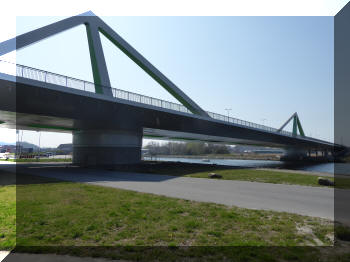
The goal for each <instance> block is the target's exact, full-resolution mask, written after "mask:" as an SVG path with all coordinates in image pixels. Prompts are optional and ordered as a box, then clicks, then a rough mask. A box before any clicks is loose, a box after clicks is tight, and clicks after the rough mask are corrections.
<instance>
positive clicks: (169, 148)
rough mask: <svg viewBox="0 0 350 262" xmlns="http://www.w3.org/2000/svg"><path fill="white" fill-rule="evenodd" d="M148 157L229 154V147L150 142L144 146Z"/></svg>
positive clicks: (196, 143)
mask: <svg viewBox="0 0 350 262" xmlns="http://www.w3.org/2000/svg"><path fill="white" fill-rule="evenodd" d="M145 148H146V149H148V153H149V154H150V155H208V154H229V153H230V150H229V147H228V146H226V145H220V144H212V143H205V142H184V143H179V142H168V143H164V144H163V143H162V144H160V143H159V142H155V141H151V142H150V143H149V144H148V145H146V146H145Z"/></svg>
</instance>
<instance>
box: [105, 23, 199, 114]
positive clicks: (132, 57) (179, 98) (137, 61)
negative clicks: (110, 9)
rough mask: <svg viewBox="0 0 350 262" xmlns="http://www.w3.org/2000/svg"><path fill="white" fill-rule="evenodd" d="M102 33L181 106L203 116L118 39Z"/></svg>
mask: <svg viewBox="0 0 350 262" xmlns="http://www.w3.org/2000/svg"><path fill="white" fill-rule="evenodd" d="M99 30H100V32H101V33H102V34H103V35H104V36H105V37H106V38H107V39H108V40H109V41H111V42H112V43H113V44H114V45H115V46H116V47H118V48H119V49H120V50H121V51H122V52H123V53H124V54H125V55H127V56H128V57H129V58H130V59H131V60H132V61H134V63H136V64H137V65H138V66H139V67H140V68H141V69H142V70H143V71H145V72H146V73H147V74H148V75H149V76H151V77H152V78H153V79H154V80H155V81H157V82H158V83H159V84H160V85H161V86H162V87H163V88H164V89H165V90H167V91H168V92H169V93H170V94H171V95H172V96H173V97H175V98H176V99H177V100H178V101H179V102H180V103H181V104H183V105H184V106H185V107H187V109H188V110H190V111H191V112H192V113H193V114H196V115H201V114H202V112H200V111H198V110H197V109H196V108H195V107H193V106H192V105H191V104H190V103H188V102H187V101H186V99H184V98H183V97H182V96H181V95H180V94H178V93H177V92H176V91H175V90H174V89H172V88H171V87H170V86H169V85H168V84H167V83H166V82H165V81H163V80H162V79H161V78H160V77H159V76H158V75H157V74H154V73H153V72H152V70H150V69H149V68H148V67H147V66H146V65H145V64H143V63H141V62H140V60H138V59H137V58H136V57H135V56H133V55H132V54H131V53H130V52H128V50H127V49H126V48H124V46H123V45H121V44H120V43H119V42H118V41H117V40H116V39H114V38H113V37H112V36H110V35H109V34H108V33H107V32H106V31H104V30H103V29H102V28H99Z"/></svg>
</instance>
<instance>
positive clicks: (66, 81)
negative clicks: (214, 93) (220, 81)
mask: <svg viewBox="0 0 350 262" xmlns="http://www.w3.org/2000/svg"><path fill="white" fill-rule="evenodd" d="M0 61H1V62H2V63H7V64H11V65H12V66H16V73H15V75H16V76H19V77H24V78H28V79H33V80H37V81H41V82H46V83H50V84H55V85H60V86H65V87H69V88H74V89H79V90H83V91H87V92H92V93H95V90H96V87H98V88H99V89H102V90H107V91H110V90H111V91H112V95H113V97H115V98H119V99H124V100H128V101H133V102H137V103H142V104H146V105H152V106H156V107H161V108H165V109H170V110H174V111H178V112H183V113H188V114H192V113H191V111H189V110H188V109H187V108H186V107H185V106H183V105H181V104H176V103H173V102H169V101H165V100H161V99H157V98H153V97H149V96H145V95H140V94H137V93H133V92H129V91H125V90H121V89H117V88H113V87H107V86H101V85H95V84H94V83H92V82H88V81H84V80H80V79H76V78H72V77H68V76H64V75H60V74H55V73H51V72H48V71H44V70H40V69H36V68H32V67H28V66H24V65H20V64H12V63H10V62H7V61H3V60H0ZM10 74H12V75H13V74H14V73H10ZM207 113H208V114H209V116H210V117H211V118H213V119H216V120H221V121H225V122H229V123H233V124H237V125H241V126H244V127H250V128H255V129H259V130H264V131H267V132H271V133H279V134H283V135H287V136H293V134H292V133H291V132H288V131H284V130H282V131H278V129H276V128H273V127H268V126H265V125H260V124H256V123H253V122H249V121H245V120H241V119H238V118H234V117H228V116H224V115H220V114H216V113H212V112H207ZM298 136H299V135H298ZM299 137H300V136H299Z"/></svg>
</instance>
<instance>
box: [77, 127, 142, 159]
mask: <svg viewBox="0 0 350 262" xmlns="http://www.w3.org/2000/svg"><path fill="white" fill-rule="evenodd" d="M141 146H142V130H132V131H130V130H127V131H125V130H120V131H119V130H118V131H114V130H113V131H111V130H86V131H76V132H74V133H73V164H77V165H81V166H112V165H117V164H134V163H139V162H140V161H141Z"/></svg>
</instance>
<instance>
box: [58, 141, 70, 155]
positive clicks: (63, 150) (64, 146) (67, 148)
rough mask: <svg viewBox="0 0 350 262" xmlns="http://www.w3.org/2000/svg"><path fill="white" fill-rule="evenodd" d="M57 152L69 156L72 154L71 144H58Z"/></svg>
mask: <svg viewBox="0 0 350 262" xmlns="http://www.w3.org/2000/svg"><path fill="white" fill-rule="evenodd" d="M57 151H60V152H61V153H63V154H66V155H69V154H71V153H72V152H73V144H60V145H59V146H58V147H57Z"/></svg>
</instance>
